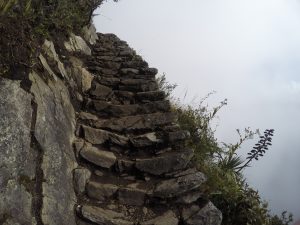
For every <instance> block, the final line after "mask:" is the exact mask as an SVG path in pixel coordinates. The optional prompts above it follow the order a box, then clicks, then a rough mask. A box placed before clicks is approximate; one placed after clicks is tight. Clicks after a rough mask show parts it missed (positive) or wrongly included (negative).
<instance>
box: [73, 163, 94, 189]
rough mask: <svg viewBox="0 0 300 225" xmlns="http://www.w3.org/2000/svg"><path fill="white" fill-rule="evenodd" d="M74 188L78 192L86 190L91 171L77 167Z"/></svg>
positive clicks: (74, 174)
mask: <svg viewBox="0 0 300 225" xmlns="http://www.w3.org/2000/svg"><path fill="white" fill-rule="evenodd" d="M73 176H74V188H75V191H76V193H77V194H83V193H84V192H85V185H86V183H87V182H88V181H89V179H90V177H91V171H89V170H88V169H86V168H77V169H75V170H74V173H73Z"/></svg>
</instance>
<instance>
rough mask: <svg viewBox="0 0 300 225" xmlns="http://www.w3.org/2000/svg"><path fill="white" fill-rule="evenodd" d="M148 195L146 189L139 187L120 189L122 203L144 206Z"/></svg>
mask: <svg viewBox="0 0 300 225" xmlns="http://www.w3.org/2000/svg"><path fill="white" fill-rule="evenodd" d="M145 197H146V190H142V189H138V188H121V189H120V190H119V191H118V199H119V202H120V203H121V204H126V205H131V206H142V205H143V204H144V201H145Z"/></svg>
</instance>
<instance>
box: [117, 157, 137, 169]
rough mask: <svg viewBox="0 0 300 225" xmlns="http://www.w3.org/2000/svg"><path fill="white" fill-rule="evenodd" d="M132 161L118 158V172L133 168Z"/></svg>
mask: <svg viewBox="0 0 300 225" xmlns="http://www.w3.org/2000/svg"><path fill="white" fill-rule="evenodd" d="M134 164H135V162H134V161H130V160H126V159H119V160H118V169H119V171H120V172H124V171H130V170H132V169H133V168H134Z"/></svg>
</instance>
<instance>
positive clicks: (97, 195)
mask: <svg viewBox="0 0 300 225" xmlns="http://www.w3.org/2000/svg"><path fill="white" fill-rule="evenodd" d="M139 185H140V184H139V183H131V184H128V185H124V184H107V183H102V182H99V181H90V182H88V184H87V185H86V190H87V194H88V196H89V197H90V198H92V199H96V200H98V201H106V200H108V199H111V200H114V199H115V200H118V202H119V203H120V204H124V205H129V206H142V205H143V204H144V203H145V199H146V196H147V195H148V194H149V193H152V190H150V189H149V187H151V186H150V185H148V186H147V185H145V184H144V185H143V186H144V187H143V188H141V187H139Z"/></svg>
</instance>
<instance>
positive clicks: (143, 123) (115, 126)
mask: <svg viewBox="0 0 300 225" xmlns="http://www.w3.org/2000/svg"><path fill="white" fill-rule="evenodd" d="M176 120H177V116H176V114H175V113H172V112H169V113H152V114H144V115H137V116H127V117H121V118H118V119H107V120H100V121H96V122H95V127H97V128H102V129H108V130H112V131H117V132H136V131H145V130H146V131H149V130H156V129H159V128H162V127H163V126H165V125H170V124H172V123H175V122H176Z"/></svg>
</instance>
